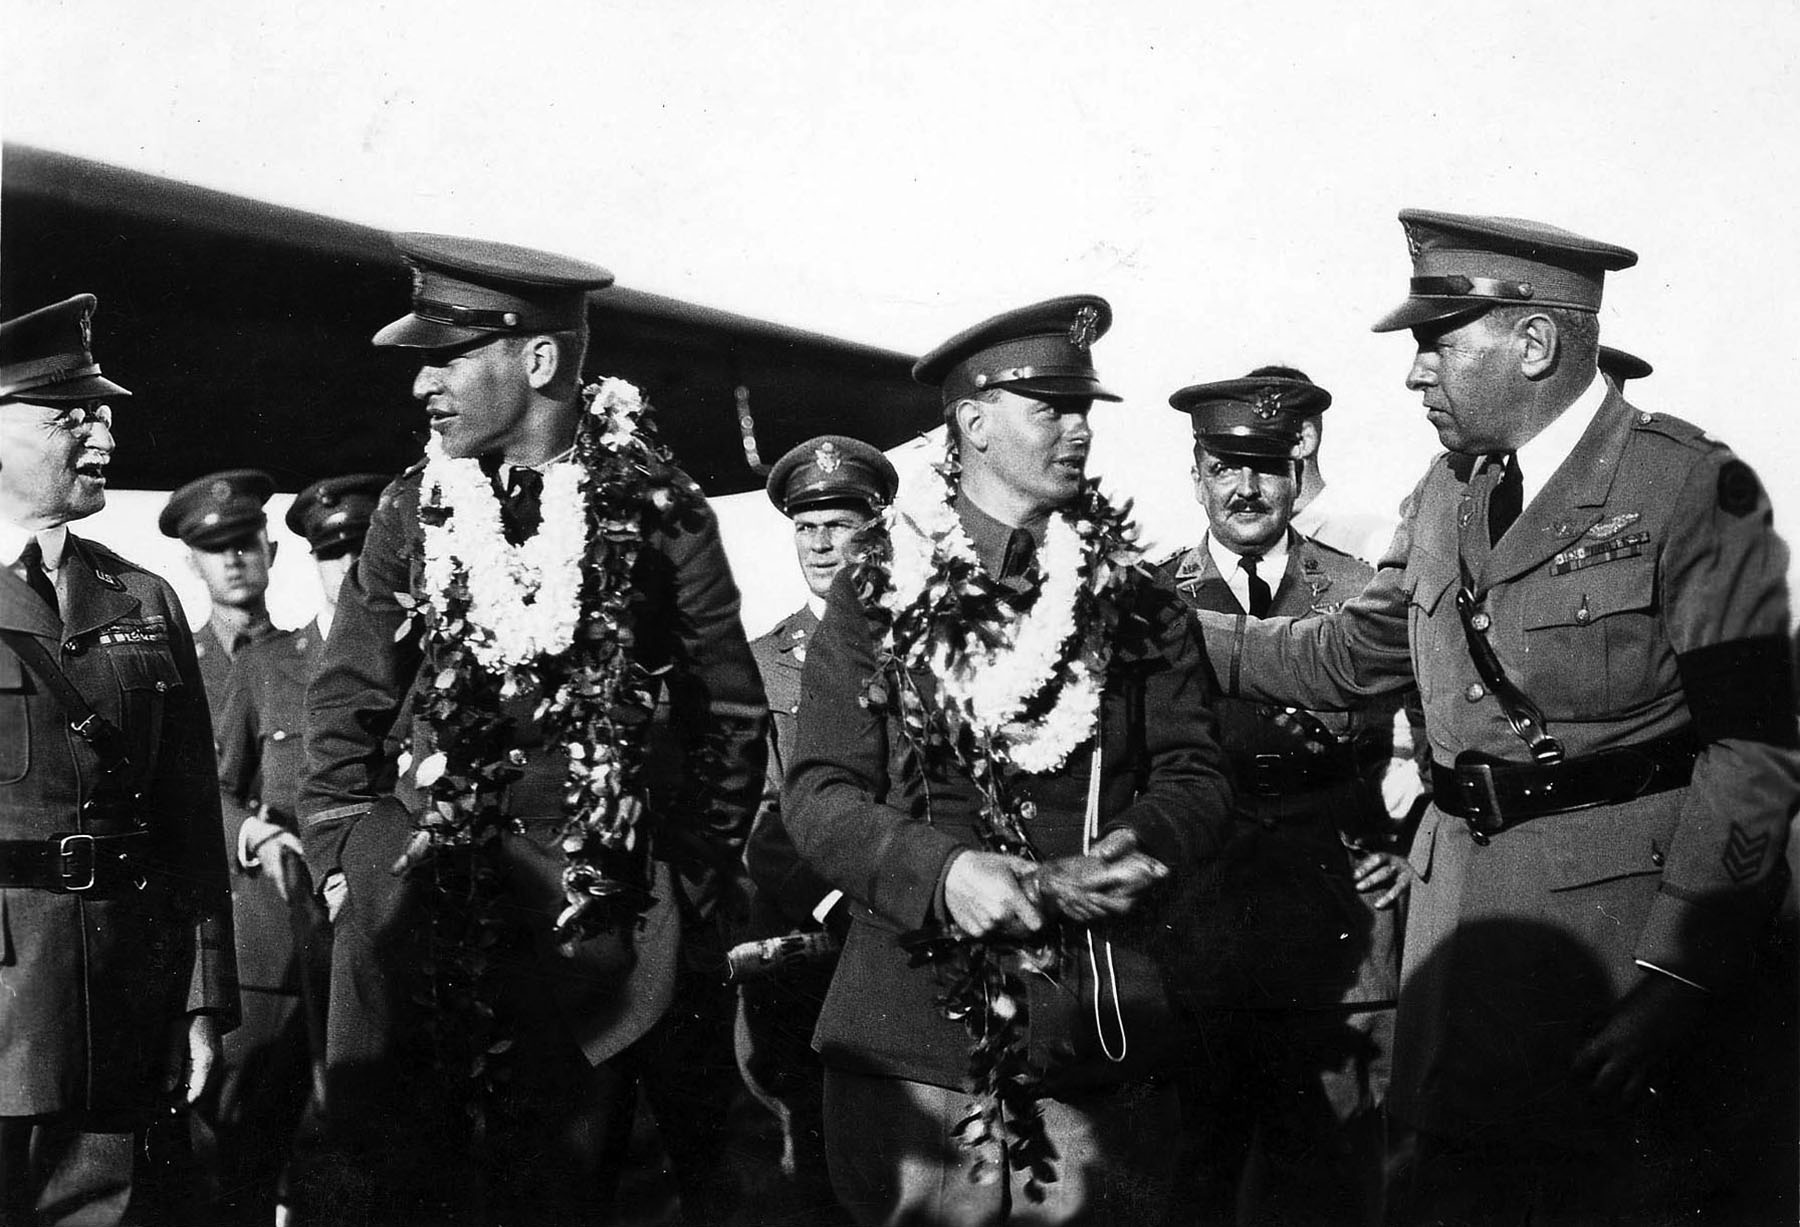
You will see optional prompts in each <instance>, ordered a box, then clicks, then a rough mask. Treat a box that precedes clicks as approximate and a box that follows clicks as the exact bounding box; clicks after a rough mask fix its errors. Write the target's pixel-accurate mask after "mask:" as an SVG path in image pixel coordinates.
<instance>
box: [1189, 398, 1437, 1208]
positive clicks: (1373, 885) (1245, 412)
mask: <svg viewBox="0 0 1800 1227" xmlns="http://www.w3.org/2000/svg"><path fill="white" fill-rule="evenodd" d="M1169 404H1170V405H1171V406H1173V407H1174V408H1175V409H1176V410H1178V411H1180V412H1181V413H1183V414H1186V415H1188V417H1189V418H1190V420H1191V421H1192V424H1193V428H1194V493H1195V497H1196V498H1197V499H1198V501H1199V503H1200V505H1201V507H1202V508H1203V509H1204V512H1205V516H1206V521H1205V522H1206V532H1205V534H1204V535H1203V537H1202V538H1201V541H1200V544H1198V545H1196V546H1193V547H1191V548H1189V549H1184V550H1181V551H1180V552H1178V553H1177V554H1176V555H1175V556H1174V557H1172V558H1170V559H1169V560H1168V561H1166V562H1165V563H1163V564H1162V567H1161V570H1162V571H1163V573H1164V574H1165V575H1167V576H1168V577H1169V578H1170V579H1171V580H1172V581H1173V583H1174V585H1175V589H1176V591H1177V592H1179V593H1180V594H1181V597H1182V599H1183V600H1185V601H1186V602H1187V603H1188V604H1189V605H1190V606H1192V607H1193V608H1194V609H1196V610H1201V609H1204V610H1213V611H1216V612H1220V613H1229V614H1234V615H1235V614H1245V615H1248V616H1249V617H1250V618H1251V619H1258V618H1266V617H1282V616H1286V617H1305V616H1307V615H1309V614H1321V613H1329V612H1331V611H1332V610H1333V609H1335V608H1337V606H1338V605H1339V604H1341V603H1342V602H1343V601H1344V599H1345V598H1346V597H1348V596H1350V595H1351V594H1352V593H1355V592H1358V591H1360V590H1361V589H1362V586H1363V585H1364V584H1365V583H1367V582H1368V580H1369V578H1370V577H1371V576H1372V575H1373V574H1374V572H1373V570H1372V569H1371V568H1370V567H1369V566H1368V564H1366V563H1364V562H1362V561H1361V560H1359V559H1356V558H1352V557H1351V556H1350V555H1348V554H1345V553H1341V552H1339V551H1338V550H1334V549H1332V548H1331V547H1330V546H1327V545H1324V544H1321V543H1320V542H1317V541H1314V540H1312V539H1310V538H1308V537H1304V536H1302V535H1301V534H1300V533H1299V532H1297V531H1295V529H1294V528H1293V527H1292V522H1291V517H1292V514H1293V510H1294V504H1295V502H1296V500H1297V495H1298V492H1299V490H1300V488H1301V485H1302V473H1303V471H1304V467H1305V465H1306V463H1307V462H1306V461H1304V460H1301V459H1298V458H1297V457H1298V456H1299V455H1300V454H1302V453H1303V452H1304V451H1305V450H1306V447H1305V441H1304V440H1305V435H1306V433H1307V431H1306V426H1307V424H1308V423H1316V422H1317V421H1318V418H1319V415H1321V414H1322V413H1323V412H1324V411H1325V410H1326V409H1328V408H1330V406H1331V394H1330V393H1329V392H1327V391H1326V390H1325V389H1324V388H1321V387H1319V386H1318V385H1316V384H1314V383H1313V382H1312V381H1311V380H1310V379H1307V378H1306V376H1305V375H1303V374H1301V373H1300V372H1298V371H1295V370H1293V369H1292V368H1288V367H1276V368H1263V369H1260V370H1258V371H1253V372H1251V374H1250V375H1248V376H1245V377H1244V378H1242V379H1227V380H1221V381H1218V382H1215V383H1204V384H1196V385H1194V386H1192V387H1186V388H1182V389H1181V390H1180V391H1178V392H1176V393H1175V394H1174V395H1173V396H1171V397H1170V398H1169ZM1401 700H1402V696H1401V695H1399V694H1395V695H1392V696H1388V697H1387V698H1384V699H1380V700H1374V701H1371V702H1369V703H1367V704H1364V705H1362V706H1361V707H1359V708H1357V709H1356V710H1354V711H1349V712H1341V711H1307V710H1305V709H1302V708H1295V707H1287V706H1279V705H1274V704H1267V703H1253V702H1250V701H1249V700H1245V699H1235V698H1220V699H1219V700H1218V704H1217V708H1218V714H1219V740H1220V743H1221V744H1222V745H1223V746H1224V747H1225V752H1226V754H1227V756H1228V758H1229V761H1230V763H1231V771H1232V783H1233V785H1234V786H1235V792H1236V795H1237V806H1236V810H1235V812H1234V813H1233V815H1232V817H1233V822H1232V835H1231V842H1230V843H1229V844H1228V845H1227V846H1226V848H1225V851H1224V853H1223V854H1222V855H1221V856H1220V857H1219V859H1218V861H1217V862H1216V872H1213V873H1210V874H1208V875H1206V876H1207V880H1206V881H1205V882H1204V883H1203V884H1201V885H1200V886H1199V888H1198V889H1196V890H1194V891H1193V892H1191V894H1190V895H1188V896H1187V897H1185V898H1184V899H1183V900H1182V902H1181V905H1180V906H1179V907H1178V908H1177V915H1178V925H1179V927H1180V928H1181V930H1182V931H1183V932H1184V934H1186V937H1187V940H1185V941H1183V942H1182V943H1181V946H1180V954H1179V955H1178V956H1177V958H1176V968H1177V973H1178V974H1177V975H1176V976H1175V980H1174V983H1175V985H1176V995H1177V997H1178V998H1183V999H1185V1001H1186V1003H1187V1004H1188V1005H1189V1007H1190V1008H1191V1009H1193V1010H1194V1012H1195V1024H1196V1031H1197V1034H1196V1037H1195V1047H1196V1049H1197V1050H1198V1051H1200V1052H1201V1053H1202V1054H1203V1056H1202V1059H1201V1060H1199V1061H1197V1062H1196V1064H1195V1068H1194V1069H1193V1070H1192V1072H1191V1074H1190V1076H1188V1077H1187V1078H1185V1079H1184V1080H1183V1083H1182V1096H1183V1104H1182V1110H1183V1116H1184V1118H1185V1125H1186V1128H1187V1131H1188V1136H1187V1138H1186V1139H1185V1141H1186V1143H1187V1149H1188V1151H1189V1153H1190V1158H1189V1161H1187V1162H1184V1163H1183V1164H1182V1167H1181V1174H1182V1194H1181V1195H1178V1200H1179V1202H1180V1204H1182V1205H1184V1206H1185V1207H1188V1208H1189V1210H1190V1211H1191V1214H1192V1217H1191V1219H1190V1220H1189V1221H1191V1222H1198V1223H1231V1222H1241V1221H1245V1220H1246V1219H1248V1220H1253V1221H1256V1222H1294V1223H1319V1224H1324V1223H1347V1224H1364V1223H1373V1222H1377V1221H1379V1219H1380V1217H1381V1198H1380V1193H1381V1188H1382V1180H1381V1171H1382V1163H1383V1160H1384V1158H1385V1154H1384V1145H1383V1143H1384V1141H1385V1135H1384V1132H1383V1129H1382V1116H1381V1108H1382V1104H1383V1100H1384V1098H1385V1096H1386V1093H1387V1073H1388V1063H1389V1061H1390V1060H1391V1057H1392V1053H1393V1037H1394V1000H1395V997H1396V996H1397V995H1398V992H1399V981H1400V925H1401V924H1402V923H1403V921H1404V917H1405V912H1404V909H1403V908H1402V907H1400V906H1399V905H1400V904H1401V903H1402V902H1403V900H1404V896H1405V889H1406V885H1407V879H1406V877H1405V868H1406V863H1405V861H1404V860H1403V859H1402V858H1401V856H1400V855H1399V854H1397V853H1396V852H1395V851H1394V850H1393V849H1394V848H1395V846H1396V845H1397V844H1398V845H1399V846H1401V847H1404V839H1403V836H1404V835H1405V834H1407V833H1409V832H1407V830H1406V820H1407V818H1408V817H1409V815H1410V814H1411V812H1412V810H1413V805H1412V802H1413V800H1414V798H1415V797H1416V796H1417V795H1418V792H1419V769H1418V766H1417V765H1416V764H1415V763H1414V762H1413V760H1412V757H1411V755H1410V753H1409V750H1410V740H1409V739H1408V740H1404V741H1403V740H1402V739H1400V738H1397V737H1396V736H1395V734H1394V717H1395V714H1396V712H1397V711H1398V710H1399V708H1400V706H1401ZM1390 776H1397V777H1398V779H1397V781H1395V784H1396V785H1397V786H1394V787H1392V794H1393V795H1392V797H1391V799H1390V798H1388V797H1387V796H1385V795H1384V790H1385V789H1386V788H1387V787H1388V786H1389V777H1390ZM1390 804H1391V805H1392V806H1393V807H1394V812H1393V813H1392V814H1390V812H1389V806H1390Z"/></svg>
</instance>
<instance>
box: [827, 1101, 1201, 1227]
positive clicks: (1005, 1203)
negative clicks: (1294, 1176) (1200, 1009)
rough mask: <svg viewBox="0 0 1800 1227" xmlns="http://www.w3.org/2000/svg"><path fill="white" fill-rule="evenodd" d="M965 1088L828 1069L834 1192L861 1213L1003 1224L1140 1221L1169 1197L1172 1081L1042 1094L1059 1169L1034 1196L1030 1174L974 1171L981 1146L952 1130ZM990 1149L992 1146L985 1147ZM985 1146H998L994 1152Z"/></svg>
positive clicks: (888, 1224) (966, 1225)
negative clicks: (993, 1176) (983, 1179)
mask: <svg viewBox="0 0 1800 1227" xmlns="http://www.w3.org/2000/svg"><path fill="white" fill-rule="evenodd" d="M970 1102H971V1098H970V1096H969V1095H968V1093H967V1092H964V1091H953V1090H948V1089H946V1088H944V1087H939V1086H932V1085H930V1084H928V1083H923V1082H909V1081H906V1080H904V1079H900V1078H875V1077H868V1076H865V1075H862V1074H852V1073H845V1072H843V1071H840V1070H832V1069H828V1070H826V1072H825V1148H826V1156H827V1158H828V1160H829V1162H830V1165H831V1182H832V1185H833V1187H834V1188H835V1189H836V1190H837V1194H838V1199H839V1200H840V1201H841V1202H842V1203H843V1205H844V1208H845V1209H846V1210H847V1211H848V1212H849V1214H850V1216H851V1218H852V1219H854V1220H855V1222H857V1223H859V1224H867V1225H874V1224H881V1225H883V1227H902V1225H912V1224H917V1225H919V1227H927V1225H929V1227H991V1225H993V1224H1001V1223H1007V1224H1012V1223H1021V1224H1023V1223H1030V1224H1073V1223H1092V1224H1098V1225H1110V1224H1123V1225H1125V1227H1140V1225H1147V1224H1150V1223H1154V1222H1156V1221H1157V1217H1158V1216H1159V1215H1160V1214H1161V1212H1162V1207H1163V1205H1164V1203H1165V1202H1166V1200H1167V1198H1168V1184H1169V1177H1170V1168H1171V1165H1172V1163H1173V1157H1174V1156H1173V1148H1172V1147H1171V1146H1170V1145H1169V1139H1170V1138H1171V1137H1172V1136H1173V1135H1174V1132H1175V1127H1176V1123H1177V1120H1178V1117H1179V1113H1180V1108H1179V1105H1178V1104H1177V1102H1176V1097H1175V1092H1174V1089H1173V1088H1172V1087H1167V1086H1161V1085H1156V1084H1138V1085H1132V1086H1126V1087H1119V1088H1112V1089H1109V1090H1104V1091H1098V1092H1092V1093H1087V1094H1083V1095H1080V1096H1071V1097H1070V1098H1067V1099H1044V1100H1040V1101H1039V1103H1040V1106H1041V1108H1042V1111H1043V1118H1044V1128H1045V1132H1046V1133H1047V1135H1048V1137H1049V1140H1050V1144H1051V1146H1052V1148H1053V1152H1054V1160H1053V1162H1054V1165H1055V1169H1056V1180H1055V1181H1054V1182H1053V1183H1050V1184H1048V1185H1046V1186H1044V1187H1043V1189H1042V1193H1043V1196H1042V1199H1041V1200H1033V1197H1032V1194H1031V1192H1030V1191H1029V1190H1028V1189H1027V1187H1026V1180H1025V1173H1024V1172H1022V1171H1019V1170H1016V1169H1012V1168H1011V1167H1010V1165H1009V1168H1008V1170H1007V1171H1006V1172H1005V1173H1004V1174H1003V1175H1002V1176H1001V1178H1000V1179H998V1180H996V1181H993V1182H990V1183H982V1184H978V1183H976V1182H975V1181H974V1180H973V1179H971V1174H972V1168H973V1165H974V1163H975V1161H976V1159H977V1158H978V1157H980V1156H978V1155H976V1154H973V1153H971V1152H969V1151H966V1150H964V1149H962V1147H961V1146H960V1144H959V1143H958V1141H957V1139H956V1136H955V1131H956V1126H957V1122H959V1121H961V1120H962V1119H963V1118H964V1117H965V1116H967V1115H968V1112H969V1106H970ZM984 1153H987V1152H984ZM988 1157H990V1158H991V1157H992V1156H991V1154H990V1155H989V1156H988Z"/></svg>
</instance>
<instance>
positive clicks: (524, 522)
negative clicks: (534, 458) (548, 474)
mask: <svg viewBox="0 0 1800 1227" xmlns="http://www.w3.org/2000/svg"><path fill="white" fill-rule="evenodd" d="M543 492H544V475H543V474H542V473H540V472H538V471H537V470H536V469H527V468H524V467H522V466H517V465H515V466H514V467H513V471H512V472H511V474H509V475H508V476H507V479H506V494H505V495H504V497H502V498H501V500H500V527H501V529H502V530H503V531H504V532H505V533H506V539H507V540H508V541H509V542H511V543H512V544H514V545H518V544H519V543H520V542H522V541H524V540H526V539H527V538H528V537H530V536H531V535H532V534H533V533H535V532H537V530H538V525H539V524H541V523H542V522H543V519H544V512H543V505H542V495H543Z"/></svg>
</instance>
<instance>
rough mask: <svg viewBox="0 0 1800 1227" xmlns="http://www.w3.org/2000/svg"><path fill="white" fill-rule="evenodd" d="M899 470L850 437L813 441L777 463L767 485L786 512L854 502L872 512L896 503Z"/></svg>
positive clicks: (779, 508) (773, 500)
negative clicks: (822, 504)
mask: <svg viewBox="0 0 1800 1227" xmlns="http://www.w3.org/2000/svg"><path fill="white" fill-rule="evenodd" d="M899 488H900V474H898V473H897V472H895V471H894V466H893V464H892V463H891V462H890V461H889V460H888V458H887V457H886V456H884V455H882V454H881V452H880V450H879V449H877V448H875V447H872V446H870V445H869V444H867V443H864V442H863V441H862V440H861V439H852V438H850V437H849V436H848V435H820V436H818V437H817V438H815V439H808V440H807V441H806V442H804V443H802V444H801V445H800V446H798V447H796V448H794V449H792V450H791V451H789V452H787V453H786V454H785V455H783V456H782V458H781V459H780V460H777V461H776V462H775V467H774V468H772V469H770V470H769V480H768V484H767V485H766V487H765V489H766V490H767V491H768V494H769V501H770V502H771V503H774V504H775V510H777V511H779V512H781V514H782V515H786V516H791V515H793V514H794V513H795V512H796V511H804V510H805V509H806V508H808V507H814V506H818V505H819V504H821V503H838V502H844V501H855V502H859V503H864V504H867V506H868V508H869V510H870V511H871V512H874V511H879V510H880V509H881V508H883V507H885V506H887V505H888V504H889V503H891V502H893V501H894V492H895V491H896V490H898V489H899Z"/></svg>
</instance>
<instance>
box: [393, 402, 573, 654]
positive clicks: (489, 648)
mask: <svg viewBox="0 0 1800 1227" xmlns="http://www.w3.org/2000/svg"><path fill="white" fill-rule="evenodd" d="M425 457H426V463H425V472H424V483H423V488H422V490H421V498H422V499H423V500H424V501H425V502H427V503H431V504H433V505H436V506H440V507H443V508H444V509H445V510H446V511H447V512H448V513H449V514H448V516H446V518H445V520H444V522H443V523H442V524H439V525H432V524H427V525H425V527H424V539H425V540H424V544H425V595H426V597H427V599H429V600H431V601H433V602H435V603H437V604H438V606H439V608H442V607H443V602H444V601H445V600H446V598H447V597H448V595H449V593H450V591H451V589H452V586H453V585H454V584H455V581H456V577H457V575H458V574H459V573H460V574H463V575H466V576H467V578H468V589H469V612H468V625H469V630H470V632H471V634H470V638H469V647H470V649H471V650H472V651H473V652H474V653H475V658H476V659H477V660H478V661H480V662H481V664H482V665H483V666H484V667H485V668H488V669H492V670H494V671H496V672H498V671H501V670H505V669H510V668H515V667H518V666H523V665H529V664H532V663H533V662H535V661H537V660H538V659H539V658H541V657H545V656H555V655H557V654H559V653H561V652H565V651H567V650H568V648H569V645H570V644H571V643H572V642H574V637H575V625H576V623H577V621H579V618H580V614H581V560H582V558H583V557H584V556H585V555H586V553H587V544H588V522H587V502H586V500H585V498H584V497H583V489H582V488H583V487H584V486H585V485H586V484H587V471H586V470H585V469H584V468H583V467H582V466H581V465H578V464H568V463H563V464H555V465H552V466H550V471H549V472H548V473H547V474H546V475H545V477H544V490H543V495H542V502H541V506H542V508H543V522H542V524H540V526H539V527H538V530H537V531H536V532H535V533H533V534H532V535H531V537H530V538H529V539H527V540H526V541H524V542H522V543H521V544H519V545H513V544H511V543H510V542H508V541H507V539H506V535H505V533H504V532H503V531H502V530H501V527H500V500H499V499H498V498H497V497H496V496H495V494H494V490H493V486H492V484H491V483H490V482H489V481H488V477H487V474H485V473H483V472H482V471H481V465H480V463H479V462H478V461H476V460H472V459H466V460H459V459H453V458H452V457H450V456H447V455H445V453H444V447H443V443H442V441H441V440H440V439H439V438H438V436H437V435H435V434H434V435H432V437H431V440H430V441H429V442H428V443H427V444H426V447H425Z"/></svg>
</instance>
